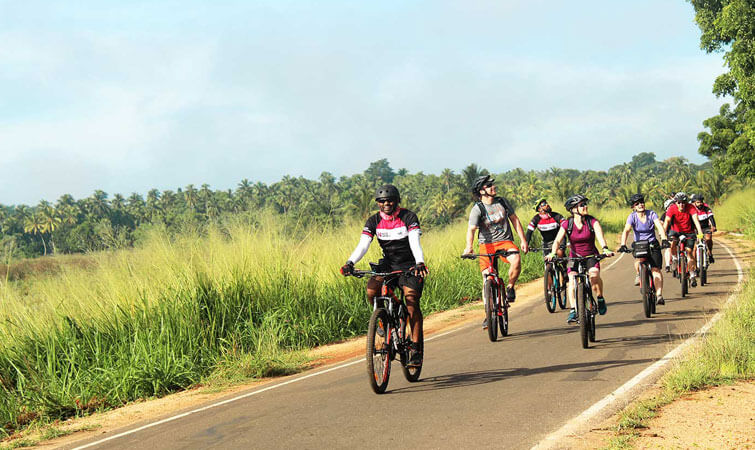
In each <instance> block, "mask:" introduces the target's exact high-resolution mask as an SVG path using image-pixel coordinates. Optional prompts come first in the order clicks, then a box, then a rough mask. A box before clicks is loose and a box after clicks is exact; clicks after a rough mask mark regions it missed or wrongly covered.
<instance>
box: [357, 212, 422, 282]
mask: <svg viewBox="0 0 755 450" xmlns="http://www.w3.org/2000/svg"><path fill="white" fill-rule="evenodd" d="M419 229H420V227H419V219H418V218H417V215H416V214H414V213H413V212H411V211H409V210H408V209H404V208H399V209H398V210H397V211H396V212H395V213H393V214H392V215H388V214H384V213H382V212H378V213H376V214H374V215H372V216H370V217H368V218H367V222H366V223H365V224H364V229H362V234H364V235H367V236H369V237H371V238H372V237H375V238H377V241H378V244H380V248H381V249H383V258H384V261H385V262H386V263H387V264H389V265H390V266H391V269H392V270H403V269H408V268H409V267H412V266H413V265H414V264H415V261H414V254H413V253H412V249H411V247H410V246H409V232H410V231H413V230H419Z"/></svg>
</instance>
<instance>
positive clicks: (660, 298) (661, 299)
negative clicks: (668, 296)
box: [655, 295, 666, 305]
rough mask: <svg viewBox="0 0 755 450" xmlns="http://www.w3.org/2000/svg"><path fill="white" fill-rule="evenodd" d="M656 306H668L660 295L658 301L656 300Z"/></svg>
mask: <svg viewBox="0 0 755 450" xmlns="http://www.w3.org/2000/svg"><path fill="white" fill-rule="evenodd" d="M655 304H656V305H665V304H666V300H664V299H663V296H662V295H659V296H658V298H656V300H655Z"/></svg>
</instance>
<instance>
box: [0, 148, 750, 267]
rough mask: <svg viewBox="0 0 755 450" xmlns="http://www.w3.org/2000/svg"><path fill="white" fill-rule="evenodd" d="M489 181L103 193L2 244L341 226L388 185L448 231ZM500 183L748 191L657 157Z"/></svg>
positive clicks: (370, 174)
mask: <svg viewBox="0 0 755 450" xmlns="http://www.w3.org/2000/svg"><path fill="white" fill-rule="evenodd" d="M487 173H489V172H488V170H487V169H485V168H482V167H478V166H477V165H475V164H470V165H468V166H467V167H465V168H463V169H462V170H460V171H459V172H455V171H453V170H451V169H445V170H443V171H442V172H441V173H440V174H425V173H423V172H417V173H409V172H408V171H407V170H406V169H398V170H395V169H393V168H392V167H391V166H390V164H389V162H388V160H386V159H381V160H379V161H375V162H373V163H372V164H370V166H369V167H368V168H367V169H366V170H365V171H364V172H362V173H358V174H355V175H351V176H342V177H340V178H336V177H335V176H333V175H332V174H330V173H328V172H323V173H322V174H321V175H320V177H319V178H318V179H316V180H311V179H307V178H303V177H298V178H294V177H291V176H285V177H283V179H281V180H280V181H278V182H276V183H272V184H269V185H268V184H265V183H261V182H256V183H254V182H251V181H250V180H247V179H243V180H241V181H240V182H239V183H238V184H237V186H236V189H228V190H213V189H211V187H210V186H209V185H207V184H204V185H202V186H200V187H199V188H197V187H195V186H194V185H188V186H186V187H184V188H177V189H176V190H164V191H159V190H157V189H152V190H150V191H149V192H147V194H146V196H144V195H142V194H140V193H132V194H130V195H129V196H128V197H126V196H124V195H122V194H114V195H112V196H110V195H109V194H108V193H106V192H104V191H101V190H97V191H95V192H94V193H93V194H92V195H91V196H90V197H87V198H83V199H75V198H73V197H72V196H71V195H68V194H66V195H63V196H61V197H60V198H59V199H58V200H57V201H56V202H55V203H52V202H50V201H47V200H43V201H41V202H39V204H37V205H34V206H28V205H15V206H3V205H0V239H1V241H0V243H1V244H2V247H1V249H2V251H3V252H4V253H5V258H8V257H9V256H11V255H12V256H13V257H19V256H24V257H33V256H38V255H44V254H50V253H80V252H88V251H96V250H104V249H115V248H124V247H129V246H132V245H133V244H134V242H135V241H137V240H138V239H139V236H140V232H142V231H143V230H145V229H146V228H148V227H164V228H166V229H167V230H168V231H169V233H180V232H181V231H182V230H186V229H192V230H194V229H197V228H199V229H201V228H202V227H204V226H205V225H207V224H210V223H217V222H222V221H224V220H228V219H229V218H231V217H246V218H247V219H248V220H249V222H250V223H254V217H255V216H256V215H258V213H259V212H260V211H261V210H269V211H272V212H273V213H276V214H280V215H282V216H285V217H286V219H285V220H287V221H288V220H290V219H294V220H296V221H297V222H298V223H313V222H316V223H327V224H335V223H340V222H342V221H343V220H344V219H349V218H363V217H365V216H367V215H368V214H370V213H371V212H372V211H374V209H375V206H374V200H373V195H374V190H375V188H376V187H377V186H378V185H380V184H383V183H393V184H396V185H397V186H398V187H399V189H400V190H401V193H402V204H403V205H404V206H405V207H408V208H410V209H413V210H415V211H417V213H418V214H419V216H420V219H421V220H422V223H423V225H424V226H430V227H433V226H443V225H446V224H449V223H450V222H452V221H453V220H454V219H457V218H459V217H461V216H463V215H465V214H466V213H467V211H468V208H469V206H470V204H471V202H472V197H471V194H470V189H469V187H470V185H471V183H472V181H473V180H474V179H475V178H477V177H478V176H480V175H481V174H487ZM494 176H495V177H496V179H497V180H498V186H499V193H500V194H501V195H503V196H505V197H507V198H508V199H510V200H511V201H512V202H513V203H514V204H515V205H517V206H518V207H522V206H525V207H529V205H530V204H531V203H533V202H534V201H535V200H537V199H538V198H540V197H542V196H547V197H550V198H553V199H564V198H566V197H568V196H569V195H572V194H574V193H578V192H581V193H585V194H586V195H587V196H588V197H590V199H591V200H592V201H593V202H594V203H596V204H598V205H601V206H613V205H616V206H622V207H623V206H624V205H626V203H627V200H628V198H629V196H630V195H632V194H634V193H636V192H643V193H645V194H646V195H647V196H649V198H650V201H651V202H652V203H653V204H656V205H657V204H659V203H661V202H662V201H663V198H665V197H667V196H668V195H670V194H672V193H674V192H676V191H679V190H686V191H690V192H700V193H703V194H704V195H705V196H706V197H707V200H708V201H715V200H717V199H719V198H721V197H722V196H723V195H725V194H726V193H727V192H728V191H730V190H731V189H733V188H736V187H738V186H739V185H741V183H740V182H738V181H735V179H734V178H733V177H726V176H724V175H721V174H720V173H719V172H718V171H715V170H712V167H711V166H710V163H706V164H703V165H696V164H691V163H689V162H688V161H687V160H686V159H685V158H682V157H673V158H669V159H667V160H665V161H657V160H656V157H655V155H654V154H653V153H640V154H638V155H635V156H634V157H633V158H632V160H631V161H629V162H627V163H624V164H620V165H617V166H614V167H612V168H610V169H608V170H606V171H595V170H587V171H579V170H574V169H558V168H551V169H548V170H529V171H525V170H522V169H513V170H510V171H507V172H504V173H497V174H494Z"/></svg>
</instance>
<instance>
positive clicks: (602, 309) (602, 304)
mask: <svg viewBox="0 0 755 450" xmlns="http://www.w3.org/2000/svg"><path fill="white" fill-rule="evenodd" d="M606 311H608V307H606V299H604V298H603V297H598V314H600V315H601V316H602V315H603V314H605V313H606Z"/></svg>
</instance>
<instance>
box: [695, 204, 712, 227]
mask: <svg viewBox="0 0 755 450" xmlns="http://www.w3.org/2000/svg"><path fill="white" fill-rule="evenodd" d="M695 209H696V210H697V220H699V221H700V228H703V229H705V228H710V227H711V226H714V227H715V226H716V219H714V218H713V210H712V209H710V206H708V204H707V203H703V206H701V207H700V208H698V207H695Z"/></svg>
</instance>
